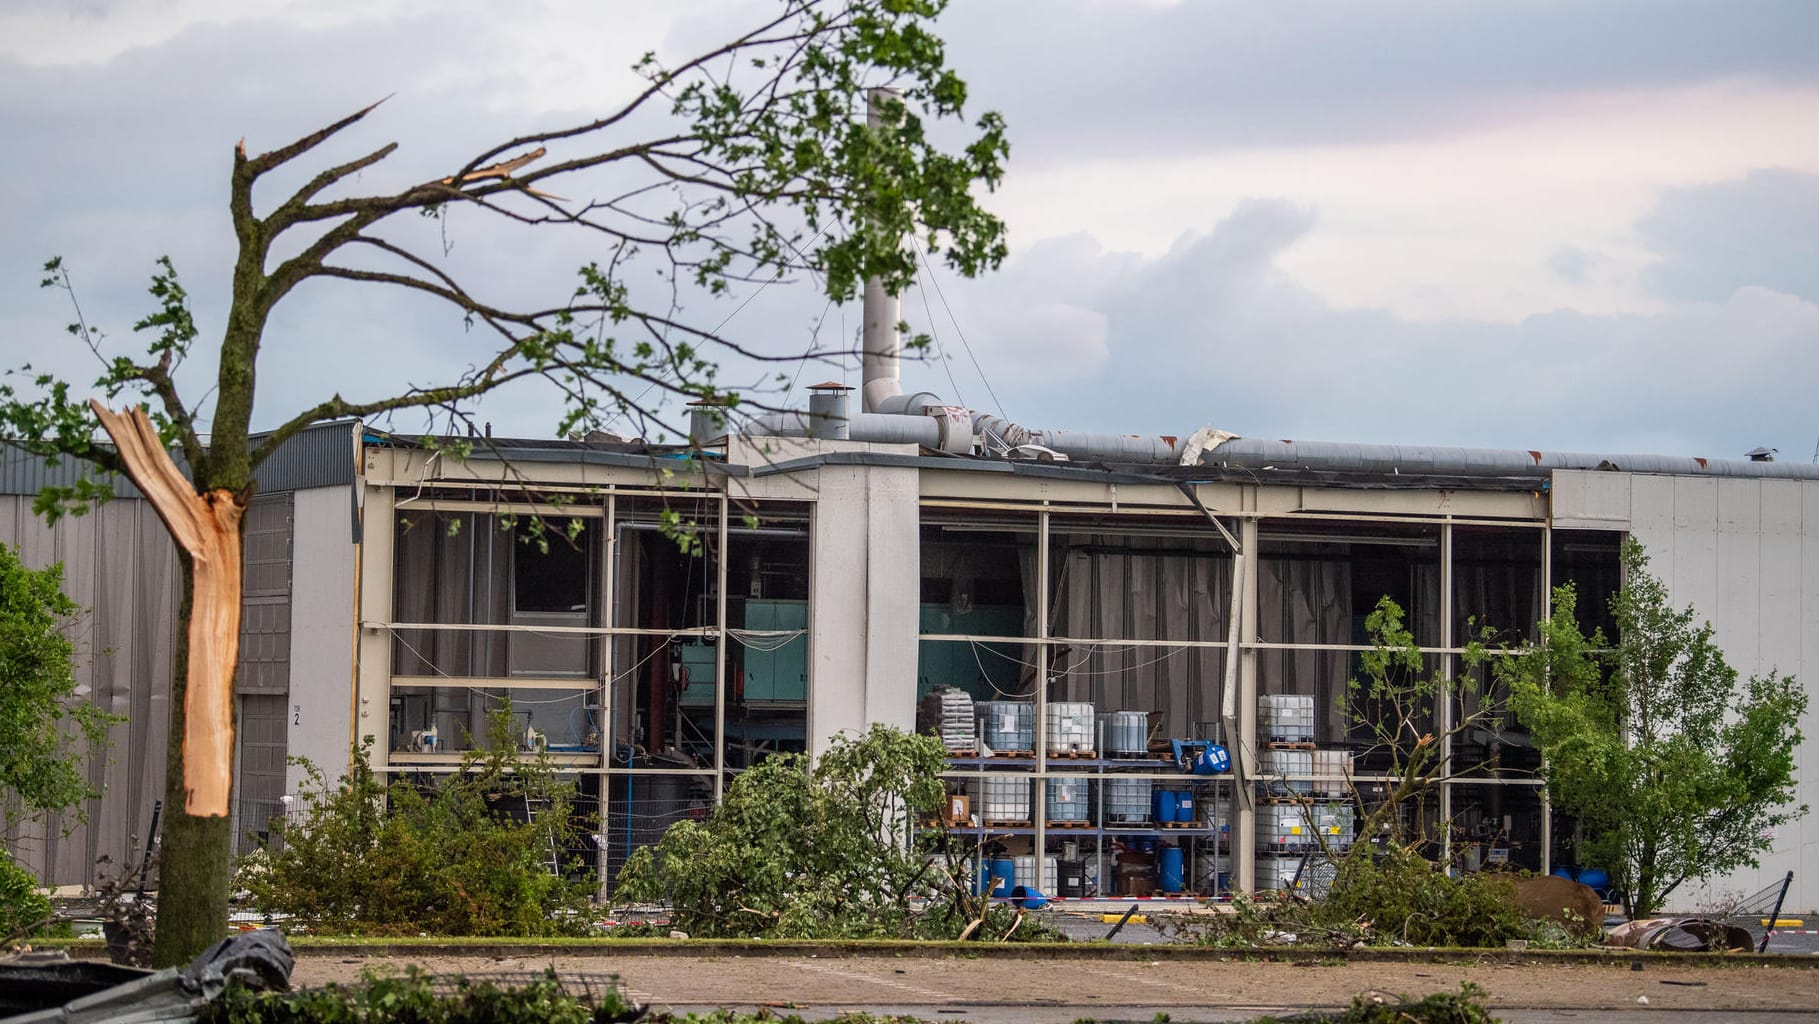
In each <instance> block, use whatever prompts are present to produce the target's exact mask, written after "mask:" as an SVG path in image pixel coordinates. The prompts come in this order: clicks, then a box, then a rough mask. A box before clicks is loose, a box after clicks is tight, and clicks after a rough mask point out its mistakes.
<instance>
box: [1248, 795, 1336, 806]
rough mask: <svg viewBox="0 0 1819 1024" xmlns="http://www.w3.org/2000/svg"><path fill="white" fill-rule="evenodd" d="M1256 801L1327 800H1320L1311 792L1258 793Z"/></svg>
mask: <svg viewBox="0 0 1819 1024" xmlns="http://www.w3.org/2000/svg"><path fill="white" fill-rule="evenodd" d="M1257 802H1258V803H1260V804H1321V803H1327V802H1328V801H1325V800H1322V799H1320V798H1319V797H1317V796H1314V795H1313V794H1312V793H1259V794H1257Z"/></svg>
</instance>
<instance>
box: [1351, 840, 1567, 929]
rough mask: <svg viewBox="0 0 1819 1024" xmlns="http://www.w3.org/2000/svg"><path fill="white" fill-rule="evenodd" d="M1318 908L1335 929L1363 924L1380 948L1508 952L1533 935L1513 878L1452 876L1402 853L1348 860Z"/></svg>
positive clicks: (1391, 850)
mask: <svg viewBox="0 0 1819 1024" xmlns="http://www.w3.org/2000/svg"><path fill="white" fill-rule="evenodd" d="M1315 906H1316V907H1317V908H1318V910H1319V911H1320V915H1321V916H1322V917H1324V918H1325V920H1326V921H1327V922H1328V923H1329V925H1330V926H1338V925H1343V924H1345V923H1347V922H1353V923H1361V924H1363V926H1364V927H1365V928H1367V929H1368V930H1369V932H1370V934H1371V936H1372V938H1373V939H1374V940H1375V941H1378V942H1390V943H1394V942H1402V943H1407V944H1408V945H1411V946H1502V945H1503V944H1504V942H1505V941H1506V940H1508V939H1525V938H1528V937H1529V933H1530V930H1531V928H1530V926H1531V922H1530V921H1529V919H1528V917H1527V915H1525V914H1523V912H1522V910H1521V908H1519V907H1518V906H1517V905H1516V891H1515V888H1514V887H1513V886H1512V885H1511V884H1510V880H1509V877H1508V876H1507V875H1498V874H1485V873H1478V874H1469V875H1460V876H1457V877H1453V876H1449V875H1447V874H1445V873H1443V872H1441V871H1439V870H1436V869H1435V867H1434V865H1433V864H1431V863H1430V862H1428V861H1427V860H1425V859H1423V858H1421V857H1420V856H1418V855H1416V854H1415V853H1414V852H1412V851H1410V850H1407V849H1405V848H1402V847H1390V848H1389V849H1388V850H1387V851H1386V852H1385V853H1384V854H1383V855H1382V856H1381V857H1373V856H1369V855H1368V854H1361V855H1359V856H1351V857H1347V858H1345V859H1344V860H1342V861H1341V862H1340V864H1339V873H1338V877H1337V878H1336V879H1335V880H1334V882H1333V889H1332V893H1331V894H1330V895H1329V896H1328V897H1327V898H1326V899H1325V900H1322V901H1320V902H1319V903H1318V904H1315Z"/></svg>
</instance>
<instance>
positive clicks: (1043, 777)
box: [1030, 508, 1105, 889]
mask: <svg viewBox="0 0 1819 1024" xmlns="http://www.w3.org/2000/svg"><path fill="white" fill-rule="evenodd" d="M1048 545H1049V512H1048V509H1046V508H1044V509H1043V510H1042V511H1041V512H1040V513H1038V516H1037V520H1036V636H1037V638H1038V639H1042V640H1047V639H1048V632H1049V631H1048V606H1049V596H1048V586H1049V580H1048V567H1049V561H1048V551H1049V547H1048ZM1049 654H1050V652H1049V646H1048V644H1037V645H1036V704H1035V715H1036V721H1035V723H1034V724H1035V727H1036V728H1035V744H1036V751H1035V753H1036V778H1035V784H1034V786H1033V787H1032V791H1031V793H1030V803H1031V806H1030V811H1031V813H1032V814H1033V816H1034V821H1035V823H1036V835H1035V843H1034V845H1035V849H1034V850H1033V851H1031V852H1032V853H1034V854H1035V860H1036V867H1035V869H1034V874H1035V878H1036V888H1038V889H1040V888H1042V886H1043V885H1044V884H1045V880H1044V879H1043V877H1042V861H1043V858H1044V857H1045V856H1046V855H1047V854H1048V670H1049V666H1050V665H1051V664H1053V661H1052V659H1051V658H1050V657H1049ZM1099 753H1100V755H1101V756H1103V755H1104V753H1105V752H1104V751H1100V752H1099ZM1101 785H1102V786H1103V783H1101ZM1099 798H1100V799H1101V800H1103V799H1105V794H1104V793H1101V794H1100V796H1099ZM1055 870H1056V872H1057V873H1059V872H1060V870H1061V868H1060V865H1059V863H1057V864H1056V867H1055ZM1057 881H1059V879H1057Z"/></svg>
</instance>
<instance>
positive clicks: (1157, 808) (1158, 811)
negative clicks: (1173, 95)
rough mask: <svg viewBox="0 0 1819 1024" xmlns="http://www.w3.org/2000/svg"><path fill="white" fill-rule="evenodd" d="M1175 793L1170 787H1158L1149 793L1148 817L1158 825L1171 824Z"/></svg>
mask: <svg viewBox="0 0 1819 1024" xmlns="http://www.w3.org/2000/svg"><path fill="white" fill-rule="evenodd" d="M1176 800H1177V794H1176V792H1175V791H1174V790H1172V789H1158V790H1156V791H1155V792H1154V793H1152V794H1150V817H1152V818H1154V819H1155V820H1156V824H1158V825H1167V824H1171V823H1172V822H1174V820H1175V808H1176Z"/></svg>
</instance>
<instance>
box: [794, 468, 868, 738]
mask: <svg viewBox="0 0 1819 1024" xmlns="http://www.w3.org/2000/svg"><path fill="white" fill-rule="evenodd" d="M865 472H866V471H865V470H864V469H863V468H860V467H849V466H825V467H823V468H822V469H821V471H820V472H819V473H818V474H817V475H816V482H817V485H818V488H819V494H818V497H817V500H816V502H815V513H814V528H813V530H812V536H811V538H810V541H809V619H808V644H809V648H808V652H809V667H808V749H809V753H811V754H815V753H820V752H821V751H823V750H826V749H827V747H828V743H829V742H830V741H832V740H833V738H834V736H836V735H837V734H839V733H840V732H842V731H844V730H857V729H863V728H865V696H866V695H865V670H866V664H865V623H866V614H867V611H868V609H867V607H866V574H867V572H868V570H869V568H870V566H869V564H868V562H867V560H866V554H867V552H866V528H865V526H866V524H865V516H866V512H865V501H866V494H865Z"/></svg>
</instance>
